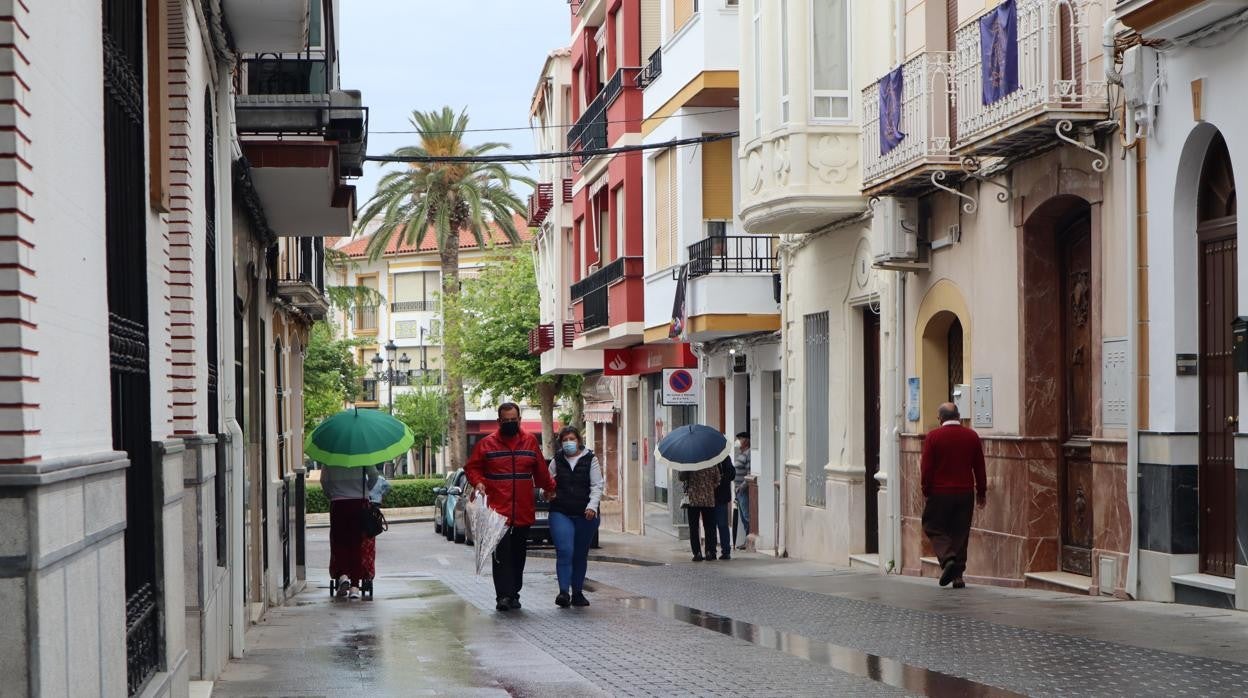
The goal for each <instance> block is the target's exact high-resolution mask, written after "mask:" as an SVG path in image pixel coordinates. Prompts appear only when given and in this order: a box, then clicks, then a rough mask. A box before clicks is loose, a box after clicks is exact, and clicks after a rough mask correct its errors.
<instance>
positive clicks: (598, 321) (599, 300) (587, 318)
mask: <svg viewBox="0 0 1248 698" xmlns="http://www.w3.org/2000/svg"><path fill="white" fill-rule="evenodd" d="M609 296H610V294H609V293H608V288H607V287H606V286H602V287H599V288H596V289H594V290H593V291H590V292H589V293H587V294H585V296H584V297H583V298H582V299H581V309H582V311H581V312H582V315H581V317H582V324H581V331H582V332H589V331H590V330H596V329H598V328H599V327H606V326H607V324H608V314H607V310H608V308H607V306H608V302H607V299H608V298H609Z"/></svg>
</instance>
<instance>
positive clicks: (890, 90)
mask: <svg viewBox="0 0 1248 698" xmlns="http://www.w3.org/2000/svg"><path fill="white" fill-rule="evenodd" d="M901 71H902V66H897V67H896V68H895V69H894V70H893V71H892V72H890V73H888V74H887V75H885V76H884V77H882V78H880V88H879V90H880V155H887V154H888V153H889V151H891V150H892V149H893V148H896V147H897V144H898V143H901V139H903V138H905V137H906V134H904V133H902V132H901V103H902V96H903V95H902V74H901Z"/></svg>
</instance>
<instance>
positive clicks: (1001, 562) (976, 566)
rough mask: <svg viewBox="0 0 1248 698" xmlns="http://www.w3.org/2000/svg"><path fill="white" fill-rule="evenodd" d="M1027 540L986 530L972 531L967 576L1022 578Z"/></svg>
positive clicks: (1002, 578)
mask: <svg viewBox="0 0 1248 698" xmlns="http://www.w3.org/2000/svg"><path fill="white" fill-rule="evenodd" d="M1026 542H1027V541H1026V539H1024V538H1022V537H1020V536H1011V535H1006V534H1002V533H996V532H994V531H985V530H983V529H978V528H973V529H971V542H970V545H969V546H968V549H967V555H966V574H967V575H968V576H971V577H981V578H987V579H1001V580H1006V579H1022V577H1023V565H1024V559H1023V558H1024V557H1025V555H1026V552H1025V550H1026V547H1027V546H1026Z"/></svg>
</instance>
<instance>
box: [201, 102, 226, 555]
mask: <svg viewBox="0 0 1248 698" xmlns="http://www.w3.org/2000/svg"><path fill="white" fill-rule="evenodd" d="M215 149H216V138H215V133H214V130H213V108H212V92H211V91H209V90H204V212H205V217H204V218H205V225H204V289H205V290H204V292H205V294H206V295H207V296H208V299H207V300H208V312H207V313H206V317H205V318H204V323H205V326H206V328H207V330H208V331H207V334H206V338H207V345H208V351H207V356H206V357H205V358H206V363H207V364H208V370H207V374H208V433H209V434H216V433H218V432H220V431H221V423H220V422H221V415H220V405H219V404H218V400H219V397H218V396H219V386H218V384H219V382H220V381H219V377H218V371H219V367H218V366H217V362H218V361H219V360H220V352H219V350H218V348H217V341H218V337H217V169H216V162H215V155H216V154H215V153H214V152H213V151H214V150H215ZM215 465H216V474H215V475H214V476H213V481H212V495H213V496H212V504H213V507H212V508H213V524H214V527H215V531H214V532H215V534H216V543H217V566H218V567H225V564H226V552H227V541H226V517H225V450H224V444H222V443H220V442H218V443H217V446H216V464H215Z"/></svg>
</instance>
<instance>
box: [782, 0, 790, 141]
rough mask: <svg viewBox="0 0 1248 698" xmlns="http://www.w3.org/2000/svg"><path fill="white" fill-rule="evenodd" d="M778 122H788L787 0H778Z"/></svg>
mask: <svg viewBox="0 0 1248 698" xmlns="http://www.w3.org/2000/svg"><path fill="white" fill-rule="evenodd" d="M780 122H781V123H785V124H787V123H789V0H780Z"/></svg>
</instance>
